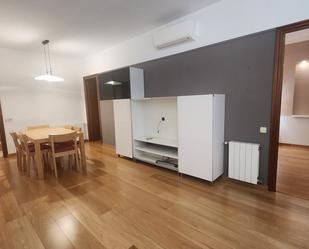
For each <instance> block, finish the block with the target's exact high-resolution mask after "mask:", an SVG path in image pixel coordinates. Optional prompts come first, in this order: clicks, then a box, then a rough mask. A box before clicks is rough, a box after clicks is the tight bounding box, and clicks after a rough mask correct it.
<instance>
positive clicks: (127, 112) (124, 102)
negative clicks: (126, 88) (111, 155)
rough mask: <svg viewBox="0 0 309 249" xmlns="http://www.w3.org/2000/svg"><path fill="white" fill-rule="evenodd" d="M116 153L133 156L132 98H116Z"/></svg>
mask: <svg viewBox="0 0 309 249" xmlns="http://www.w3.org/2000/svg"><path fill="white" fill-rule="evenodd" d="M114 120H115V141H116V153H117V154H118V155H121V156H126V157H130V158H132V122H131V100H130V99H117V100H114Z"/></svg>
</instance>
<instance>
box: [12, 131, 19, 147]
mask: <svg viewBox="0 0 309 249" xmlns="http://www.w3.org/2000/svg"><path fill="white" fill-rule="evenodd" d="M10 135H11V136H12V138H13V141H14V145H15V148H16V150H19V149H21V144H20V140H19V138H18V134H17V133H16V132H15V131H12V132H10Z"/></svg>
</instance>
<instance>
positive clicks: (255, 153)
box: [229, 141, 260, 184]
mask: <svg viewBox="0 0 309 249" xmlns="http://www.w3.org/2000/svg"><path fill="white" fill-rule="evenodd" d="M259 147H260V145H259V144H251V143H242V142H234V141H231V142H229V177H230V178H233V179H236V180H240V181H244V182H249V183H253V184H257V183H258V174H259V158H260V152H259Z"/></svg>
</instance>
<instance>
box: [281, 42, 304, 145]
mask: <svg viewBox="0 0 309 249" xmlns="http://www.w3.org/2000/svg"><path fill="white" fill-rule="evenodd" d="M303 60H308V61H309V41H306V42H301V43H296V44H290V45H287V46H286V48H285V59H284V68H283V84H282V104H281V117H280V136H279V142H280V143H287V144H298V145H308V146H309V118H295V117H293V116H292V115H293V101H294V87H295V69H296V65H297V64H298V63H300V62H301V61H303Z"/></svg>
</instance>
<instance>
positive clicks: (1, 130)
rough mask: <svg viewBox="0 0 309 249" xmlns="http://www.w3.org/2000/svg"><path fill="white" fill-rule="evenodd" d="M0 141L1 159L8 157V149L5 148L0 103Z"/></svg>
mask: <svg viewBox="0 0 309 249" xmlns="http://www.w3.org/2000/svg"><path fill="white" fill-rule="evenodd" d="M0 139H1V146H2V153H3V157H8V147H7V143H6V136H5V129H4V121H3V115H2V106H1V102H0Z"/></svg>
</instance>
